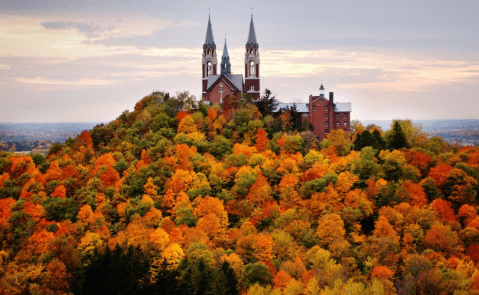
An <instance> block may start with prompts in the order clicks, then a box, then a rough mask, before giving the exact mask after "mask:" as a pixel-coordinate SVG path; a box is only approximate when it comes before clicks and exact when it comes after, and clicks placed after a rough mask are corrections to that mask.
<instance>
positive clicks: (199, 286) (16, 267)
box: [0, 93, 479, 294]
mask: <svg viewBox="0 0 479 295" xmlns="http://www.w3.org/2000/svg"><path fill="white" fill-rule="evenodd" d="M273 104H274V102H273V100H272V99H271V98H265V99H264V100H263V101H262V102H260V103H259V104H257V105H254V104H252V103H250V102H248V100H244V99H237V98H234V97H230V98H228V99H227V104H226V106H212V107H210V106H207V105H205V104H202V103H200V104H199V105H196V104H194V103H193V101H192V97H190V96H188V94H187V93H183V94H179V95H177V96H176V97H170V96H169V95H167V94H163V93H153V94H152V95H149V96H147V97H145V98H143V99H142V100H141V101H139V102H138V103H137V104H136V106H135V109H134V111H133V112H128V111H125V112H124V113H123V114H121V115H120V116H119V117H118V118H117V119H116V120H114V121H113V122H111V123H109V124H107V125H99V126H97V127H95V128H93V129H92V130H90V131H83V132H82V133H81V134H80V135H79V136H77V137H76V138H75V139H70V140H67V141H66V142H65V143H64V144H54V145H52V147H51V148H50V149H49V152H48V155H47V156H45V157H43V156H41V155H39V154H35V155H31V156H28V155H15V154H12V153H8V152H0V241H1V243H0V290H2V291H1V292H0V293H4V294H69V293H73V294H240V293H243V294H479V269H478V265H477V263H478V261H479V216H478V215H477V209H478V208H479V207H478V205H479V203H478V201H477V195H478V192H479V185H478V181H479V148H478V147H475V148H472V147H458V146H455V145H452V144H449V143H445V142H443V141H442V140H441V139H440V138H438V137H432V138H431V137H429V136H427V134H425V133H424V132H423V131H422V130H421V129H420V128H419V127H418V126H416V125H415V124H414V123H412V122H411V121H409V120H403V121H395V122H393V123H392V124H391V126H392V128H391V129H390V130H388V131H386V132H383V131H382V130H381V128H379V127H378V126H374V125H368V126H362V125H361V124H357V123H356V124H354V125H353V127H354V128H353V131H352V132H351V134H348V133H346V132H345V131H343V130H334V131H332V132H331V133H330V134H329V136H328V137H327V139H325V140H323V141H321V142H318V141H317V140H316V138H315V136H314V135H313V133H312V132H311V131H308V128H309V126H303V125H302V124H301V118H300V116H298V113H296V112H294V110H290V111H284V112H281V113H279V114H275V115H274V116H273V115H272V114H271V113H270V111H269V110H271V109H273V108H272V105H273Z"/></svg>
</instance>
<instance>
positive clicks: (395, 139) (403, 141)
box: [385, 120, 408, 150]
mask: <svg viewBox="0 0 479 295" xmlns="http://www.w3.org/2000/svg"><path fill="white" fill-rule="evenodd" d="M385 137H386V141H387V142H388V146H389V147H390V148H391V149H395V150H399V149H402V148H403V147H407V146H408V143H407V138H406V135H405V134H404V131H403V129H402V127H401V124H400V122H399V120H395V121H394V123H393V126H392V129H391V131H390V132H389V133H387V134H386V135H385Z"/></svg>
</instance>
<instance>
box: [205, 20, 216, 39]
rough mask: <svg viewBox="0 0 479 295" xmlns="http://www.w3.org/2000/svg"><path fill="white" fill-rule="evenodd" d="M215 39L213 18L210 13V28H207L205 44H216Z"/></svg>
mask: <svg viewBox="0 0 479 295" xmlns="http://www.w3.org/2000/svg"><path fill="white" fill-rule="evenodd" d="M214 44H215V39H214V38H213V28H212V27H211V18H210V16H209V15H208V28H207V29H206V38H205V45H214Z"/></svg>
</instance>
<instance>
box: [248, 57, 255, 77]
mask: <svg viewBox="0 0 479 295" xmlns="http://www.w3.org/2000/svg"><path fill="white" fill-rule="evenodd" d="M249 75H250V76H251V77H252V76H255V70H254V61H250V62H249Z"/></svg>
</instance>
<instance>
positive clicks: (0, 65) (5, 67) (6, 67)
mask: <svg viewBox="0 0 479 295" xmlns="http://www.w3.org/2000/svg"><path fill="white" fill-rule="evenodd" d="M11 68H12V66H11V65H2V64H0V70H10V69H11Z"/></svg>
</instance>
